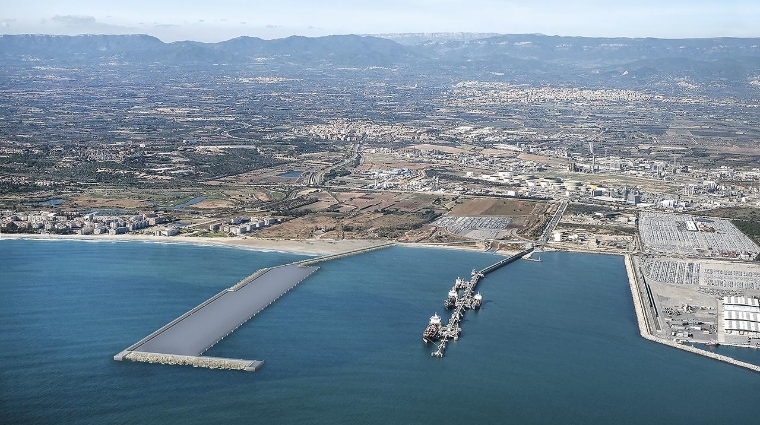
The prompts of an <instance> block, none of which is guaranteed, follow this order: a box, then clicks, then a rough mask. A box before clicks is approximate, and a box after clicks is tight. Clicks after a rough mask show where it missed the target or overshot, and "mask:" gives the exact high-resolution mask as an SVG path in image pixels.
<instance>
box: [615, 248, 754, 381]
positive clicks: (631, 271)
mask: <svg viewBox="0 0 760 425" xmlns="http://www.w3.org/2000/svg"><path fill="white" fill-rule="evenodd" d="M625 270H626V272H627V273H628V283H629V284H630V286H631V295H632V297H633V308H634V310H635V311H636V320H637V322H638V324H639V333H640V334H641V337H642V338H644V339H647V340H649V341H653V342H657V343H660V344H663V345H667V346H668V347H673V348H677V349H679V350H684V351H688V352H690V353H694V354H699V355H701V356H705V357H709V358H711V359H715V360H719V361H722V362H726V363H729V364H732V365H735V366H739V367H743V368H746V369H749V370H752V371H754V372H760V366H758V365H754V364H751V363H747V362H743V361H741V360H736V359H734V358H732V357H728V356H724V355H722V354H718V353H713V352H711V351H706V350H702V349H699V348H696V347H693V346H691V345H686V344H679V343H677V342H675V341H671V340H669V339H665V338H659V337H656V336H655V335H654V334H653V332H652V321H653V320H652V319H653V316H652V315H653V314H654V313H650V312H648V311H647V310H646V306H647V303H648V301H650V297H649V296H648V295H645V294H644V293H643V292H642V291H641V283H640V282H639V276H638V274H637V273H636V266H635V264H634V261H633V257H632V256H631V255H630V254H626V255H625Z"/></svg>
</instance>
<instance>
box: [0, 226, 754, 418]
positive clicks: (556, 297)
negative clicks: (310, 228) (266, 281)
mask: <svg viewBox="0 0 760 425" xmlns="http://www.w3.org/2000/svg"><path fill="white" fill-rule="evenodd" d="M303 258H306V257H305V256H303V255H296V254H291V253H282V252H261V251H252V250H246V249H238V248H229V247H218V246H196V245H190V244H177V243H170V244H160V243H149V242H133V241H130V242H86V241H72V240H18V239H16V240H0V423H1V424H173V423H177V424H210V423H221V424H254V423H255V424H296V423H297V424H304V423H306V424H336V423H341V424H342V423H350V424H375V423H377V424H432V423H454V424H456V423H477V424H671V425H672V424H696V423H730V424H756V423H757V411H756V407H757V400H758V396H760V374H758V373H755V372H751V371H748V370H745V369H742V368H739V367H736V366H732V365H729V364H725V363H722V362H719V361H716V360H712V359H709V358H705V357H702V356H698V355H694V354H691V353H687V352H683V351H680V350H675V349H673V348H670V347H666V346H662V345H659V344H656V343H652V342H649V341H646V340H644V339H642V338H641V337H640V336H639V333H638V327H637V324H636V317H635V314H634V310H633V305H632V301H631V294H630V289H629V286H628V282H627V277H626V273H625V267H624V265H623V260H622V258H621V257H619V256H612V255H592V254H580V253H566V252H549V253H542V254H540V258H541V262H531V261H517V262H514V263H512V264H510V265H508V266H506V267H504V268H502V269H499V270H497V271H495V272H493V273H492V274H489V275H488V276H487V277H486V278H485V279H483V280H482V281H481V283H480V284H479V286H478V289H479V290H480V292H481V293H482V294H483V298H484V304H483V307H482V309H481V310H480V311H477V312H468V313H467V314H466V317H465V320H464V323H463V324H462V329H463V333H462V337H461V338H460V340H459V341H456V342H452V343H451V344H449V346H448V348H447V350H446V355H445V357H443V358H435V357H431V355H430V353H431V352H432V350H433V348H432V346H430V345H428V346H426V345H425V344H424V343H423V342H422V338H421V335H422V331H423V329H424V328H425V326H426V325H427V323H428V320H429V318H430V316H431V315H433V313H438V314H439V315H444V318H447V317H448V316H447V315H446V312H445V310H444V309H443V305H442V303H443V300H444V298H445V297H446V294H447V292H448V290H449V288H450V287H451V286H452V285H453V283H454V280H455V278H456V277H458V276H459V277H464V278H467V277H469V275H470V272H471V270H472V269H476V268H477V269H480V268H483V267H485V266H487V265H490V264H492V263H494V262H496V261H498V260H499V259H500V258H502V257H500V256H498V255H494V254H489V253H478V252H467V251H458V250H446V249H428V248H409V247H393V248H389V249H384V250H379V251H374V252H369V253H366V254H362V255H357V256H353V257H348V258H343V259H339V260H334V261H329V262H325V263H322V264H321V265H320V267H321V268H320V269H319V270H318V271H317V272H316V273H315V274H313V275H311V276H310V277H309V278H308V279H306V280H305V281H303V282H302V283H301V284H300V285H298V286H297V287H296V288H294V289H293V290H292V291H290V292H288V293H287V294H286V295H285V296H283V297H282V298H280V299H279V300H278V301H276V302H275V303H274V304H272V305H271V306H270V307H268V308H267V309H265V310H264V311H263V312H262V313H260V314H259V315H257V316H256V317H254V318H253V319H252V320H251V321H249V322H248V323H246V324H245V325H243V326H242V327H240V328H239V329H238V330H236V331H235V332H233V333H232V334H230V335H229V336H228V337H227V338H225V339H223V340H222V341H221V342H220V343H218V344H217V345H215V346H214V347H212V348H211V349H210V350H209V351H208V352H207V353H206V355H209V356H219V357H233V358H242V359H256V360H264V361H265V364H264V366H263V368H262V369H260V370H258V371H256V372H253V373H251V372H241V371H227V370H209V369H202V368H193V367H189V366H166V365H156V364H144V363H134V362H117V361H114V360H113V356H114V355H115V354H117V353H118V352H119V351H121V350H123V349H124V348H126V347H128V346H129V345H131V344H132V343H134V342H136V341H138V340H139V339H141V338H142V337H144V336H146V335H148V334H149V333H151V332H152V331H154V330H155V329H157V328H159V327H160V326H162V325H164V324H166V323H167V322H169V321H171V320H172V319H174V318H176V317H177V316H179V315H180V314H182V313H184V312H185V311H187V310H189V309H190V308H192V307H194V306H195V305H197V304H199V303H201V302H202V301H204V300H205V299H207V298H208V297H210V296H212V295H214V294H215V293H217V292H219V291H220V290H222V289H224V288H226V287H229V286H231V285H233V284H235V283H236V282H237V281H238V280H240V279H241V278H243V277H245V276H247V275H249V274H251V273H252V272H253V271H255V270H257V269H259V268H262V267H268V266H274V265H279V264H283V263H287V262H291V261H294V260H299V259H303ZM719 349H720V350H722V351H721V352H722V353H723V354H728V355H737V356H740V357H742V359H743V360H747V361H751V362H754V363H758V364H760V350H750V349H748V350H740V349H732V348H731V347H719Z"/></svg>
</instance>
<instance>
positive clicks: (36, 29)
mask: <svg viewBox="0 0 760 425" xmlns="http://www.w3.org/2000/svg"><path fill="white" fill-rule="evenodd" d="M395 32H495V33H543V34H548V35H582V36H623V37H664V38H677V37H716V36H730V37H760V0H625V1H623V0H608V1H601V0H588V1H580V2H578V1H571V0H521V1H517V0H376V1H363V0H353V1H350V0H321V1H319V0H272V1H260V0H250V1H244V0H213V1H203V2H200V1H194V0H132V1H118V0H0V33H4V34H24V33H35V34H36V33H42V34H83V33H97V34H123V33H145V34H151V35H154V36H157V37H159V38H160V39H162V40H164V41H176V40H198V41H220V40H226V39H230V38H233V37H237V36H241V35H249V36H256V37H262V38H279V37H286V36H289V35H294V34H296V35H307V36H316V35H327V34H349V33H351V34H377V33H395Z"/></svg>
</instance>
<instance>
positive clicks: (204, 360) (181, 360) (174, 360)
mask: <svg viewBox="0 0 760 425" xmlns="http://www.w3.org/2000/svg"><path fill="white" fill-rule="evenodd" d="M124 358H125V359H127V360H131V361H133V362H143V363H160V364H167V365H181V366H193V367H205V368H208V369H228V370H245V371H250V372H253V371H255V370H256V369H258V368H260V367H261V366H262V365H263V364H264V362H262V361H260V360H241V359H224V358H219V357H196V356H180V355H176V354H161V353H143V352H139V351H132V352H130V353H129V354H127V355H126V356H124Z"/></svg>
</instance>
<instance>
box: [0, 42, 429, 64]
mask: <svg viewBox="0 0 760 425" xmlns="http://www.w3.org/2000/svg"><path fill="white" fill-rule="evenodd" d="M0 56H1V57H3V59H4V60H5V61H6V62H8V61H10V62H12V61H21V60H23V61H28V60H54V61H58V62H62V63H74V62H82V61H96V60H114V59H117V60H124V61H130V62H146V63H152V62H159V63H167V62H169V63H174V64H183V63H196V64H197V63H209V64H211V63H250V62H254V61H262V60H264V61H273V62H276V63H294V64H310V65H319V64H332V65H341V66H389V65H394V64H397V63H410V62H414V61H415V60H416V58H417V56H419V54H418V53H414V52H412V51H410V50H409V49H407V48H406V47H404V46H402V45H400V44H398V43H395V42H393V41H391V40H387V39H383V38H378V37H368V36H357V35H336V36H328V37H317V38H307V37H298V36H293V37H288V38H283V39H277V40H262V39H259V38H253V37H239V38H235V39H232V40H228V41H223V42H220V43H200V42H193V41H181V42H174V43H163V42H161V41H160V40H159V39H157V38H155V37H151V36H148V35H80V36H52V35H3V36H0Z"/></svg>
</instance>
